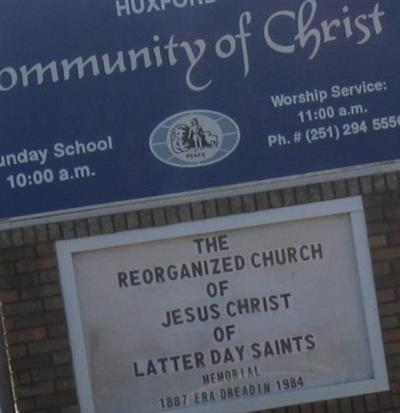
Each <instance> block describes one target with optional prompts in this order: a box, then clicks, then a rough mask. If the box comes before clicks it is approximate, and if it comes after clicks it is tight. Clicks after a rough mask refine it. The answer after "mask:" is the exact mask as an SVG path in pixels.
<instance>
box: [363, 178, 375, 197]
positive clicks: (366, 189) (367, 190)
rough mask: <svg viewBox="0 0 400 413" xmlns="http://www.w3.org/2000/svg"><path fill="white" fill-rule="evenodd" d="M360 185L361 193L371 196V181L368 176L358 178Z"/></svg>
mask: <svg viewBox="0 0 400 413" xmlns="http://www.w3.org/2000/svg"><path fill="white" fill-rule="evenodd" d="M360 184H361V192H362V193H363V194H364V195H366V194H371V193H372V192H373V187H372V179H371V177H370V176H364V177H362V178H360Z"/></svg>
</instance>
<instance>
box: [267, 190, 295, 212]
mask: <svg viewBox="0 0 400 413" xmlns="http://www.w3.org/2000/svg"><path fill="white" fill-rule="evenodd" d="M282 198H283V205H284V206H291V205H294V204H295V203H296V195H295V192H294V189H293V188H285V189H284V190H283V191H282ZM268 206H269V205H266V206H265V208H268Z"/></svg>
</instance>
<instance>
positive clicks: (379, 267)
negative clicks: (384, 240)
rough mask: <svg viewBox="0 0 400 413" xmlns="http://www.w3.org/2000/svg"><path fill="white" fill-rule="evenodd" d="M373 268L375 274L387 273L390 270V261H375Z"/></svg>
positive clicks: (389, 272)
mask: <svg viewBox="0 0 400 413" xmlns="http://www.w3.org/2000/svg"><path fill="white" fill-rule="evenodd" d="M373 268H374V274H375V275H389V274H391V272H392V266H391V265H390V262H375V263H373Z"/></svg>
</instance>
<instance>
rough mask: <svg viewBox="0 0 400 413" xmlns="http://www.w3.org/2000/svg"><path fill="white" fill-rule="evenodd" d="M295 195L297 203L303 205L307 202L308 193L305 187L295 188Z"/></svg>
mask: <svg viewBox="0 0 400 413" xmlns="http://www.w3.org/2000/svg"><path fill="white" fill-rule="evenodd" d="M295 194H296V201H297V203H299V204H305V203H307V202H308V191H307V188H306V187H305V186H300V187H298V188H295Z"/></svg>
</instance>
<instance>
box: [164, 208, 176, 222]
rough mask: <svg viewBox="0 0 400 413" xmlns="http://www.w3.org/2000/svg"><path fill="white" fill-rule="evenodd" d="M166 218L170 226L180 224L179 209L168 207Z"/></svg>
mask: <svg viewBox="0 0 400 413" xmlns="http://www.w3.org/2000/svg"><path fill="white" fill-rule="evenodd" d="M165 213H166V217H167V223H168V224H176V223H177V222H179V217H178V209H177V208H176V207H174V206H170V207H167V208H166V209H165Z"/></svg>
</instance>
